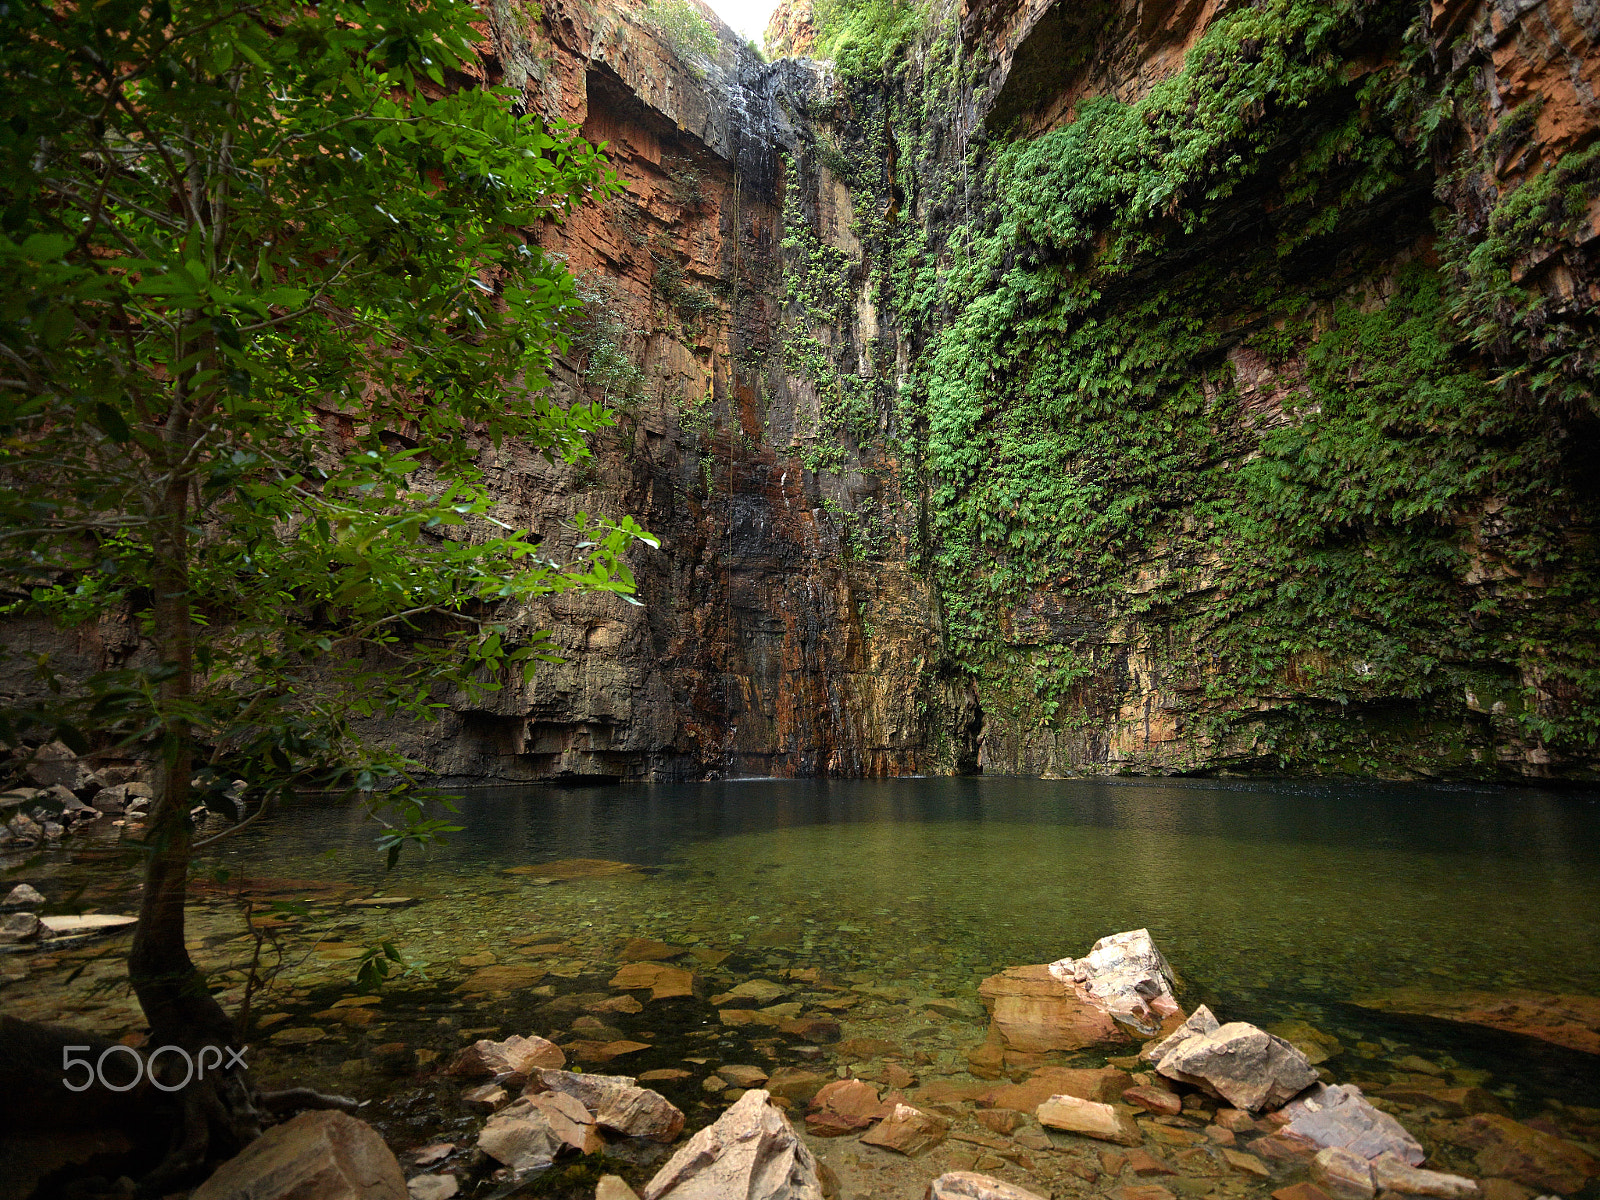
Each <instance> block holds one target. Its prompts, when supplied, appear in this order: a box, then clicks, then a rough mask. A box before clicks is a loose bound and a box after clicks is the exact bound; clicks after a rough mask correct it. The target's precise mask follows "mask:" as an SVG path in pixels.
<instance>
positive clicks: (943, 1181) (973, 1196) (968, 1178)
mask: <svg viewBox="0 0 1600 1200" xmlns="http://www.w3.org/2000/svg"><path fill="white" fill-rule="evenodd" d="M923 1200H1044V1197H1043V1196H1040V1195H1039V1194H1038V1193H1037V1192H1030V1191H1028V1190H1027V1189H1026V1188H1019V1187H1018V1186H1017V1185H1016V1184H1014V1183H1006V1182H1005V1181H1004V1180H1002V1179H996V1178H994V1176H992V1175H979V1174H978V1173H977V1172H976V1171H946V1172H945V1173H944V1174H943V1175H941V1176H939V1178H937V1179H935V1180H934V1181H933V1182H932V1183H930V1184H929V1185H928V1191H927V1193H926V1194H925V1195H924V1196H923Z"/></svg>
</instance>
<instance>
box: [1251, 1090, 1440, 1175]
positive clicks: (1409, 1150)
mask: <svg viewBox="0 0 1600 1200" xmlns="http://www.w3.org/2000/svg"><path fill="white" fill-rule="evenodd" d="M1283 1112H1284V1115H1285V1116H1287V1117H1288V1118H1289V1123H1288V1124H1287V1125H1285V1126H1284V1127H1283V1131H1284V1133H1286V1134H1287V1135H1288V1136H1290V1137H1293V1138H1299V1139H1300V1140H1301V1141H1304V1142H1309V1143H1310V1144H1311V1145H1313V1146H1317V1147H1319V1148H1324V1147H1330V1146H1336V1147H1339V1148H1341V1149H1344V1150H1349V1151H1351V1152H1353V1153H1355V1154H1359V1155H1360V1156H1361V1157H1362V1158H1364V1159H1368V1160H1371V1159H1374V1158H1377V1157H1378V1155H1380V1154H1383V1153H1385V1152H1388V1153H1390V1154H1393V1155H1395V1157H1397V1158H1399V1159H1400V1160H1402V1161H1403V1162H1407V1163H1410V1164H1411V1165H1412V1166H1420V1165H1421V1164H1422V1160H1423V1158H1424V1157H1425V1156H1424V1154H1423V1150H1422V1146H1421V1145H1420V1144H1419V1143H1418V1142H1417V1139H1416V1138H1414V1137H1412V1136H1411V1135H1410V1134H1409V1133H1407V1132H1406V1128H1405V1126H1404V1125H1402V1124H1400V1122H1399V1121H1396V1120H1395V1119H1394V1118H1393V1117H1391V1116H1390V1115H1389V1114H1388V1113H1386V1112H1381V1111H1379V1110H1378V1109H1376V1108H1374V1107H1372V1105H1371V1104H1369V1103H1367V1099H1366V1097H1365V1096H1363V1095H1362V1094H1361V1089H1360V1088H1358V1087H1357V1086H1356V1085H1355V1084H1353V1083H1347V1084H1331V1085H1330V1084H1322V1083H1319V1084H1317V1085H1316V1086H1315V1087H1314V1088H1312V1089H1311V1090H1310V1091H1309V1092H1307V1093H1306V1094H1305V1095H1304V1096H1302V1097H1300V1098H1299V1099H1298V1100H1296V1101H1295V1102H1294V1103H1293V1104H1290V1105H1289V1106H1288V1107H1287V1108H1285V1109H1284V1110H1283Z"/></svg>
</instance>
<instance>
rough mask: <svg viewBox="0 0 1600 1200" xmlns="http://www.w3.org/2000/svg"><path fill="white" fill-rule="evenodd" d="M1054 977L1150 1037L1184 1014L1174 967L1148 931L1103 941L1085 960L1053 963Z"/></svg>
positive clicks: (1093, 948)
mask: <svg viewBox="0 0 1600 1200" xmlns="http://www.w3.org/2000/svg"><path fill="white" fill-rule="evenodd" d="M1049 970H1050V974H1051V975H1053V976H1055V978H1057V979H1059V980H1060V981H1061V982H1062V983H1064V984H1066V985H1067V986H1068V987H1069V988H1071V989H1072V991H1073V992H1074V993H1075V994H1076V995H1077V996H1078V998H1079V999H1082V1000H1085V1001H1087V1002H1088V1003H1090V1004H1092V1005H1094V1006H1095V1007H1097V1008H1099V1009H1100V1010H1101V1011H1103V1012H1106V1013H1109V1014H1110V1015H1111V1016H1113V1017H1115V1018H1116V1019H1117V1020H1119V1021H1123V1022H1125V1023H1126V1024H1129V1025H1131V1026H1133V1027H1134V1028H1135V1029H1137V1030H1138V1031H1139V1032H1140V1033H1142V1034H1145V1035H1146V1036H1149V1035H1150V1034H1154V1033H1157V1032H1159V1031H1160V1029H1161V1024H1162V1022H1163V1021H1165V1020H1166V1019H1167V1018H1168V1017H1171V1016H1175V1015H1176V1014H1177V1013H1178V1012H1179V1011H1180V1010H1179V1008H1178V1001H1177V1000H1176V999H1175V998H1174V997H1173V994H1172V989H1173V987H1174V986H1176V982H1177V981H1176V978H1175V976H1174V974H1173V971H1172V967H1171V966H1170V965H1168V963H1167V960H1166V959H1165V958H1163V957H1162V956H1161V951H1159V950H1157V949H1156V947H1155V943H1154V942H1152V941H1151V940H1150V931H1149V930H1148V929H1134V930H1130V931H1128V932H1127V933H1114V934H1112V935H1111V936H1110V937H1103V938H1101V939H1100V940H1099V941H1098V942H1096V943H1095V944H1094V945H1093V947H1091V948H1090V950H1089V953H1088V954H1087V955H1085V956H1084V957H1083V958H1063V959H1059V960H1057V961H1056V962H1053V963H1051V964H1050V967H1049Z"/></svg>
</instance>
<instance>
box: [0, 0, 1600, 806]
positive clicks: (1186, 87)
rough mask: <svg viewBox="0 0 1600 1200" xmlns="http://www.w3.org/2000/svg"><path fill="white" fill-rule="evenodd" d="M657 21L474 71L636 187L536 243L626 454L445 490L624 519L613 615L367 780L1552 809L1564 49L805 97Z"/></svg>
mask: <svg viewBox="0 0 1600 1200" xmlns="http://www.w3.org/2000/svg"><path fill="white" fill-rule="evenodd" d="M662 11H663V9H662V8H661V7H660V6H649V7H645V6H641V5H638V4H634V3H630V2H629V0H593V2H591V0H551V2H549V3H546V4H544V5H542V6H534V5H531V4H525V3H523V0H493V3H491V4H489V5H488V6H486V9H485V18H484V22H483V25H482V30H481V32H482V46H483V59H482V71H481V79H482V80H483V81H487V82H494V83H505V84H509V85H512V86H514V87H517V88H520V89H521V90H522V92H523V93H524V96H525V97H526V104H527V105H528V107H529V108H530V109H532V110H537V111H539V112H542V113H544V114H546V115H548V116H551V117H559V118H562V119H565V120H567V121H570V122H572V123H574V124H575V125H577V126H579V127H580V128H581V129H582V130H583V132H584V134H585V135H586V136H587V137H589V138H591V139H592V140H595V141H603V142H605V143H606V144H607V145H608V148H609V152H610V154H611V157H612V161H613V164H614V166H615V167H616V169H617V170H618V171H619V172H620V174H621V175H622V176H623V177H624V178H625V179H626V180H627V183H628V188H627V192H626V194H625V195H622V196H620V197H618V198H616V199H614V200H612V201H609V202H607V203H606V204H604V205H596V206H591V207H589V208H588V209H586V210H584V211H582V212H581V213H580V214H578V215H577V216H576V217H574V218H573V219H572V220H570V221H569V222H568V223H567V224H565V225H564V226H560V227H556V228H552V229H549V230H546V231H543V233H542V234H541V235H540V236H541V237H542V238H543V240H544V242H545V244H546V246H547V247H548V248H550V249H552V250H554V251H557V252H559V253H561V254H563V255H565V257H566V259H567V261H568V263H569V264H570V266H571V268H572V270H573V271H574V272H575V274H576V275H577V276H578V277H579V279H580V281H581V285H582V288H583V291H584V294H585V296H586V302H587V308H586V312H585V315H584V318H583V321H582V322H581V323H580V327H579V328H578V329H577V330H576V331H575V335H576V336H575V339H574V348H573V352H572V354H571V355H570V357H569V360H568V361H566V362H565V363H564V364H563V368H564V376H563V378H564V384H563V386H564V388H565V389H566V390H567V391H568V392H569V393H570V394H573V395H577V394H580V393H586V394H588V395H591V396H596V397H601V398H604V399H606V400H607V401H608V402H609V403H611V404H612V405H613V407H614V408H616V410H617V411H618V412H619V414H620V422H619V425H618V426H617V427H616V428H615V429H614V430H612V431H610V432H609V433H608V434H606V435H605V436H603V437H602V438H601V439H599V441H598V443H597V445H596V447H595V451H596V453H595V456H594V458H593V459H592V460H590V461H588V462H586V463H584V464H583V465H582V466H580V467H576V468H574V467H566V466H559V465H558V466H554V467H552V466H549V465H548V464H545V463H544V462H543V461H542V460H539V459H537V458H536V457H533V456H525V455H521V454H519V453H517V452H516V451H515V450H514V449H508V450H505V451H501V452H493V451H489V450H486V451H485V454H486V459H485V461H486V463H487V464H488V465H489V466H490V468H491V470H492V474H493V478H494V481H495V485H496V487H497V490H498V493H499V496H500V498H501V503H500V508H499V511H498V512H497V514H496V515H497V516H498V517H499V518H500V519H502V520H505V521H507V522H510V523H514V524H517V525H520V526H522V527H524V528H530V529H534V530H537V531H538V532H540V533H541V534H543V535H544V537H545V543H544V545H545V546H546V547H548V548H549V549H550V551H551V552H552V554H554V555H555V556H556V557H558V558H559V557H561V556H562V555H563V554H564V553H567V552H569V551H570V550H571V548H572V547H571V543H572V535H571V532H570V527H569V522H570V518H571V516H572V515H573V514H574V513H576V512H578V511H588V512H600V513H605V514H609V515H621V514H623V513H629V514H632V515H634V516H635V517H636V518H637V519H638V520H639V521H640V522H641V524H643V525H645V526H646V527H647V528H649V529H651V530H652V531H653V532H655V533H656V534H657V535H659V536H660V537H661V539H662V549H661V550H660V551H659V552H656V551H645V550H640V551H639V552H637V554H636V555H635V558H634V567H635V570H636V573H637V575H638V577H639V581H640V590H639V599H640V600H641V601H642V602H643V603H642V605H641V606H637V607H636V606H630V605H628V604H626V603H624V602H623V601H621V600H619V599H617V598H615V597H609V598H604V597H579V598H574V597H563V598H560V599H557V600H554V601H552V602H550V603H549V604H548V605H546V606H544V607H542V608H539V609H536V610H534V611H530V612H527V613H525V614H522V615H521V617H520V618H519V619H520V620H521V621H522V622H523V623H524V624H526V625H527V626H528V627H530V628H535V627H537V628H550V629H553V630H554V633H555V640H556V643H557V644H558V646H559V647H560V648H561V650H562V651H563V652H564V654H565V656H566V660H565V662H563V663H562V664H559V665H556V666H553V667H547V668H542V669H541V670H540V672H539V674H538V676H537V678H536V679H535V680H534V682H533V683H532V684H531V685H529V686H528V687H526V688H508V689H506V690H503V691H501V692H499V693H497V694H496V695H495V697H494V700H493V704H492V707H482V706H477V707H474V706H473V705H470V704H468V703H467V702H466V701H464V700H461V699H459V698H458V699H456V701H455V702H454V706H453V707H452V708H451V710H450V711H449V713H448V714H447V716H446V718H445V719H444V720H443V721H442V722H441V723H440V724H438V725H436V726H430V727H410V726H407V727H394V728H390V729H387V730H383V731H381V732H382V733H383V734H384V735H385V736H387V737H390V738H392V739H393V740H395V741H396V742H398V743H399V744H401V745H402V746H404V747H405V748H407V749H409V750H410V751H411V752H412V753H413V754H414V755H415V756H416V757H418V758H419V759H421V760H422V761H423V762H424V763H425V764H426V765H427V766H428V767H429V768H430V769H432V770H433V771H435V772H436V773H438V774H439V775H440V776H442V777H443V778H446V779H448V780H451V781H455V782H496V781H512V780H527V779H541V778H552V777H593V778H608V779H685V778H700V777H705V776H708V775H719V774H753V775H768V774H771V775H801V774H843V775H861V774H868V775H870V774H905V773H917V772H926V773H937V772H949V771H966V770H976V769H983V770H988V771H998V772H1019V773H1028V774H1063V775H1064V774H1072V773H1105V772H1119V771H1122V772H1135V773H1146V772H1178V771H1216V770H1237V771H1248V770H1289V771H1312V772H1351V773H1358V774H1380V775H1421V776H1443V777H1472V778H1547V779H1560V778H1569V779H1574V778H1586V779H1593V778H1595V777H1596V774H1597V772H1600V767H1597V763H1600V757H1597V753H1596V749H1595V746H1596V737H1597V733H1600V705H1597V692H1600V687H1597V681H1600V670H1597V663H1600V645H1597V633H1596V630H1597V628H1600V620H1597V618H1600V610H1597V602H1596V596H1597V595H1600V586H1597V584H1600V578H1597V575H1600V572H1597V570H1596V567H1597V563H1596V546H1595V540H1594V523H1595V515H1596V506H1597V503H1600V474H1597V472H1596V468H1595V462H1596V461H1597V458H1596V450H1597V445H1596V430H1597V426H1596V420H1597V410H1596V406H1595V400H1594V390H1595V375H1596V372H1595V359H1596V346H1597V345H1600V341H1597V338H1596V334H1597V332H1600V331H1597V329H1596V323H1597V322H1596V317H1595V313H1596V311H1597V308H1596V303H1597V300H1600V272H1597V265H1596V255H1597V247H1600V236H1597V235H1600V148H1597V142H1596V130H1597V128H1600V103H1597V100H1596V95H1595V87H1596V83H1597V75H1600V65H1597V64H1600V53H1597V50H1596V40H1597V38H1600V12H1597V10H1596V9H1595V7H1594V6H1593V5H1588V4H1584V3H1581V2H1580V0H1437V2H1434V3H1431V4H1420V5H1419V4H1417V3H1414V2H1412V0H1404V2H1399V0H1337V2H1336V3H1326V4H1324V3H1309V2H1307V0H1257V2H1256V3H1253V4H1246V3H1242V2H1238V0H1103V2H1097V3H1094V4H1068V3H1066V2H1065V0H995V2H983V0H970V2H969V3H967V4H965V5H963V6H961V7H956V6H954V5H952V4H943V5H940V4H934V5H933V6H932V7H931V8H927V9H913V8H911V7H910V6H909V5H907V4H904V3H900V2H899V0H835V2H833V3H831V4H829V5H828V6H827V7H826V9H823V8H822V7H821V6H819V7H818V8H817V10H816V11H815V12H813V11H812V9H811V6H810V5H809V4H805V3H790V4H788V5H786V6H785V7H784V9H782V10H781V11H780V13H779V15H778V16H777V17H776V18H775V21H774V27H773V32H772V34H771V35H769V45H774V46H782V47H784V48H787V49H790V50H794V51H809V52H811V53H813V54H816V55H829V56H831V57H830V58H829V59H828V60H820V59H819V60H812V59H799V58H786V59H780V60H778V61H775V62H770V63H769V62H764V61H762V59H761V58H760V57H759V56H758V55H757V54H756V53H755V51H754V50H753V49H751V48H750V47H748V46H746V45H744V44H743V43H742V42H741V41H740V40H739V39H738V38H737V37H736V36H735V35H734V34H733V33H732V32H731V31H730V30H728V29H727V28H726V27H724V26H722V25H721V24H720V22H718V21H717V20H716V18H715V17H714V15H712V14H711V13H710V11H709V10H703V11H702V15H703V17H704V18H705V20H706V21H707V24H708V26H709V29H710V30H711V32H712V33H714V36H715V43H714V48H712V47H710V46H708V45H706V44H703V43H702V44H699V45H696V44H695V42H694V39H692V38H691V39H687V40H686V39H685V38H684V37H683V34H682V30H681V28H675V27H674V26H673V25H672V23H671V22H668V21H663V20H662V19H661V16H660V14H661V12H662ZM462 82H464V83H470V82H471V81H462ZM13 633H14V634H15V635H16V636H17V637H19V638H21V637H23V636H24V634H26V635H27V636H28V637H35V634H36V633H37V631H24V630H20V629H14V630H13ZM129 636H131V635H129V634H128V633H127V631H126V630H118V629H113V628H109V627H108V628H105V629H100V630H95V631H90V632H89V633H86V634H83V635H80V638H79V641H80V644H79V645H78V646H77V647H76V651H77V652H78V653H79V654H80V655H81V657H82V659H83V663H84V666H85V668H86V669H90V668H93V667H96V666H100V665H103V664H104V662H105V661H107V660H108V659H113V658H116V657H117V656H118V655H123V654H126V653H127V652H128V646H127V645H126V644H125V643H127V641H128V638H129ZM37 640H40V644H41V645H43V644H44V643H45V642H47V641H49V636H48V635H46V634H43V633H37Z"/></svg>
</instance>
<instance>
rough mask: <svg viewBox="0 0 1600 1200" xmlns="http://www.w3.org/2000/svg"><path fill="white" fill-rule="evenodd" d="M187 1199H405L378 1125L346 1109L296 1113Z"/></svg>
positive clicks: (407, 1195)
mask: <svg viewBox="0 0 1600 1200" xmlns="http://www.w3.org/2000/svg"><path fill="white" fill-rule="evenodd" d="M190 1200H410V1193H409V1192H408V1191H407V1190H406V1180H405V1176H404V1175H403V1174H402V1173H401V1171H400V1164H399V1163H398V1162H396V1161H395V1157H394V1154H393V1152H391V1151H390V1149H389V1147H388V1146H386V1145H384V1142H383V1139H382V1138H381V1137H379V1136H378V1132H377V1130H375V1129H373V1128H372V1126H370V1125H368V1124H367V1123H366V1122H365V1121H358V1120H356V1118H354V1117H352V1116H350V1115H349V1114H348V1113H342V1112H338V1111H334V1110H324V1111H319V1112H307V1113H301V1114H300V1115H299V1116H297V1117H294V1118H293V1119H291V1120H289V1121H286V1122H284V1123H283V1124H282V1125H275V1126H273V1127H272V1128H271V1129H269V1130H267V1131H266V1132H265V1133H263V1134H262V1135H261V1136H260V1137H258V1138H257V1139H256V1140H255V1141H253V1142H251V1143H250V1144H249V1145H248V1146H246V1147H245V1148H244V1149H243V1150H242V1151H240V1152H239V1153H238V1154H237V1155H235V1156H234V1157H233V1158H230V1159H229V1160H228V1161H227V1162H225V1163H223V1164H222V1165H221V1166H220V1167H218V1168H217V1170H216V1172H215V1173H214V1174H213V1175H212V1176H211V1178H209V1179H207V1180H206V1181H205V1182H204V1183H202V1184H201V1185H200V1186H199V1187H197V1188H196V1189H195V1190H194V1191H193V1192H192V1193H191V1194H190Z"/></svg>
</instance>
